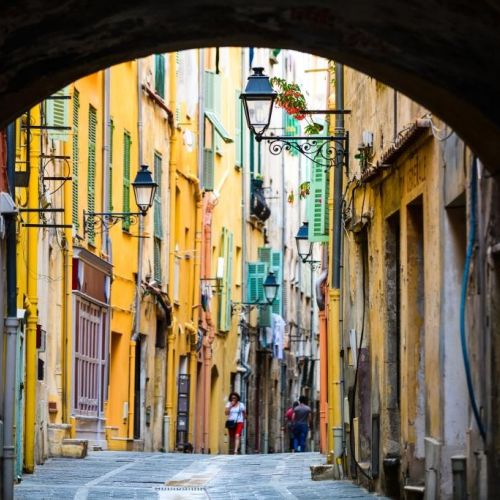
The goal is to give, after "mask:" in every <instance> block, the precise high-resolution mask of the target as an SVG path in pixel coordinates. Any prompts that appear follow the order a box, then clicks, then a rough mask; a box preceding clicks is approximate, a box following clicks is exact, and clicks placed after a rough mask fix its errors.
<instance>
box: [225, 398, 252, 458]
mask: <svg viewBox="0 0 500 500" xmlns="http://www.w3.org/2000/svg"><path fill="white" fill-rule="evenodd" d="M228 399H229V402H228V403H227V404H226V412H225V413H226V415H227V421H226V428H227V430H228V432H229V450H231V444H232V443H234V448H233V449H234V454H235V455H237V454H238V449H239V447H240V439H241V434H242V433H243V426H244V423H245V420H246V418H247V413H246V408H245V405H244V404H243V403H241V402H240V399H241V398H240V395H239V394H238V393H237V392H232V393H231V394H229V398H228Z"/></svg>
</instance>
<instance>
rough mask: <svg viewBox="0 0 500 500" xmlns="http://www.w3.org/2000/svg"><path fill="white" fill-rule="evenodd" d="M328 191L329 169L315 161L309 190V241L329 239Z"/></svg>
mask: <svg viewBox="0 0 500 500" xmlns="http://www.w3.org/2000/svg"><path fill="white" fill-rule="evenodd" d="M328 191H329V171H328V169H326V168H325V167H324V166H321V165H316V164H315V163H313V164H312V174H311V185H310V192H309V198H310V201H309V212H308V219H309V241H312V242H326V241H328V229H329V225H328V215H329V214H328Z"/></svg>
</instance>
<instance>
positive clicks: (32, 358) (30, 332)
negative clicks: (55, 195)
mask: <svg viewBox="0 0 500 500" xmlns="http://www.w3.org/2000/svg"><path fill="white" fill-rule="evenodd" d="M33 109H34V110H37V111H38V113H36V116H35V117H34V119H33V122H34V123H40V113H39V107H38V106H37V107H35V108H33ZM30 119H31V117H30V113H29V112H28V123H29V122H30ZM41 138H42V136H40V140H41ZM32 144H36V142H35V141H33V142H32ZM28 148H29V145H28ZM34 156H37V157H39V152H38V151H36V150H35V151H34ZM27 168H29V169H30V178H29V179H30V180H29V188H28V208H29V209H35V210H36V209H37V208H38V165H34V164H33V162H28V164H27ZM37 219H38V215H35V221H37ZM27 231H28V244H27V252H28V273H27V281H28V300H27V305H28V307H27V309H28V320H27V328H26V410H25V412H26V413H25V424H26V431H25V441H24V470H25V472H28V473H30V474H31V473H32V472H33V471H34V469H35V433H36V429H35V427H36V405H37V402H36V378H37V377H36V366H37V352H36V325H37V323H38V316H37V314H38V296H37V275H38V272H37V264H38V229H37V228H31V227H30V228H28V229H27Z"/></svg>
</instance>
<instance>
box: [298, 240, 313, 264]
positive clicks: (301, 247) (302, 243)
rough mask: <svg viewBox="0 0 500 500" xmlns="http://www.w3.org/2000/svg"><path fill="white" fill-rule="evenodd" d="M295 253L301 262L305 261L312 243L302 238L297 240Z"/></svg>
mask: <svg viewBox="0 0 500 500" xmlns="http://www.w3.org/2000/svg"><path fill="white" fill-rule="evenodd" d="M296 241H297V251H298V252H299V256H300V258H301V259H302V260H304V259H307V257H309V255H311V245H312V243H311V242H310V241H309V240H307V239H303V238H297V239H296Z"/></svg>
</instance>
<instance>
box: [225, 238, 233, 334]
mask: <svg viewBox="0 0 500 500" xmlns="http://www.w3.org/2000/svg"><path fill="white" fill-rule="evenodd" d="M226 255H227V264H226V325H225V327H226V331H229V330H231V290H232V286H233V233H232V232H229V233H228V235H227V254H226Z"/></svg>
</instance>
